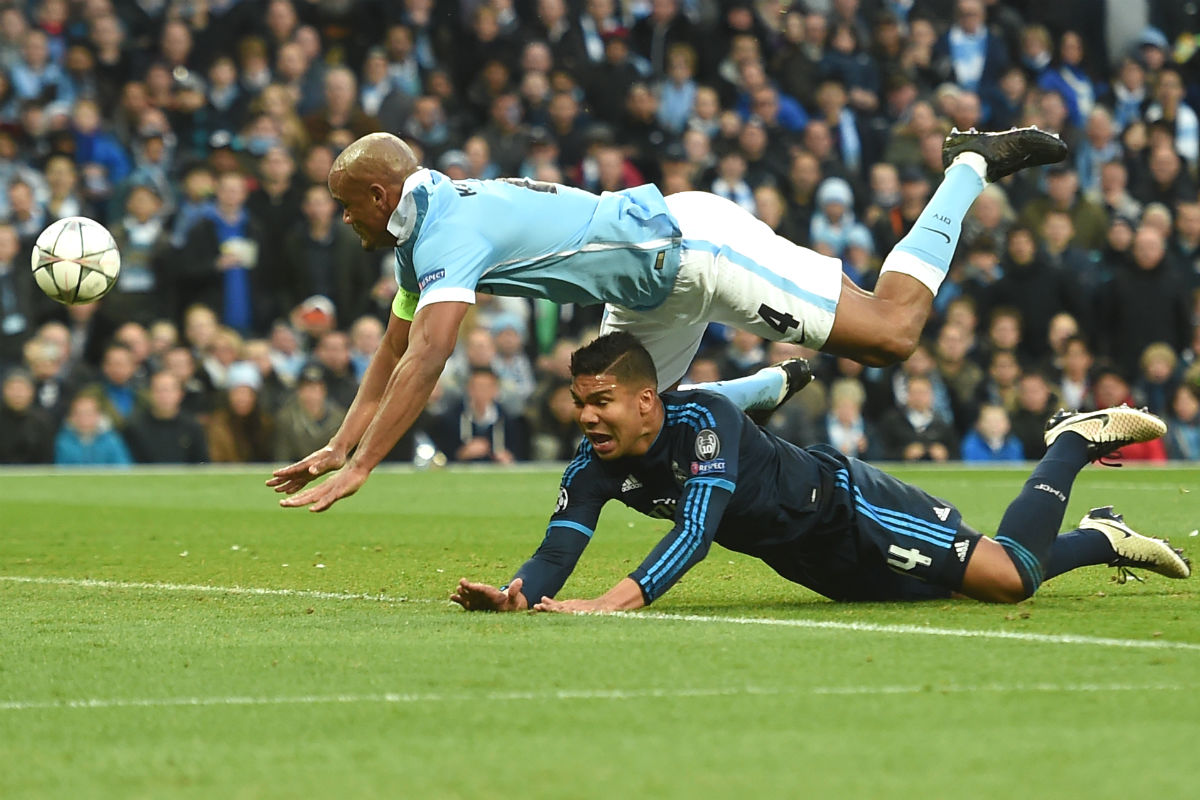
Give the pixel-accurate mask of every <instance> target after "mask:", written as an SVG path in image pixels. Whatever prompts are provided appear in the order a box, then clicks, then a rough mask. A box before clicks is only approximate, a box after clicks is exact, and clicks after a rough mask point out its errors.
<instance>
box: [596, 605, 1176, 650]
mask: <svg viewBox="0 0 1200 800" xmlns="http://www.w3.org/2000/svg"><path fill="white" fill-rule="evenodd" d="M597 616H613V617H621V618H622V619H648V620H667V621H673V622H704V623H714V622H721V623H725V624H727V625H776V626H780V627H784V628H810V629H818V630H836V631H861V632H864V633H890V634H902V635H905V634H913V635H918V636H954V637H958V638H963V639H1012V640H1016V641H1021V642H1041V643H1044V644H1087V645H1096V646H1100V647H1134V648H1149V649H1167V650H1200V644H1197V643H1194V642H1171V641H1164V640H1162V639H1112V638H1107V637H1103V636H1080V635H1077V634H1073V633H1022V632H1020V631H986V630H970V629H967V628H930V627H925V626H923V625H884V624H879V623H874V622H831V621H828V620H816V619H778V618H772V617H713V616H703V615H700V614H657V613H651V612H634V611H617V612H612V613H611V614H605V615H597Z"/></svg>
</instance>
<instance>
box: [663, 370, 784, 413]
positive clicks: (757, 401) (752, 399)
mask: <svg viewBox="0 0 1200 800" xmlns="http://www.w3.org/2000/svg"><path fill="white" fill-rule="evenodd" d="M689 389H704V390H706V391H709V392H716V393H717V394H720V395H724V396H725V397H727V398H729V400H730V401H732V402H733V404H734V405H735V406H737V407H738V408H740V409H742V410H743V411H758V410H768V409H772V408H774V407H775V406H776V405H778V403H779V395H781V394H783V371H782V370H779V369H770V368H763V369H760V370H759V371H758V372H756V373H754V374H753V375H747V376H746V377H744V378H735V379H733V380H731V381H715V382H711V383H693V384H689V385H687V386H680V387H679V391H681V392H682V391H687V390H689Z"/></svg>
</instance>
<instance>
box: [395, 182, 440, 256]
mask: <svg viewBox="0 0 1200 800" xmlns="http://www.w3.org/2000/svg"><path fill="white" fill-rule="evenodd" d="M432 180H433V173H431V172H430V171H429V170H428V169H424V168H422V169H419V170H417V171H416V172H414V173H413V174H412V175H409V176H408V178H406V179H405V181H404V188H403V189H401V190H400V202H399V203H397V204H396V210H395V211H393V212H392V216H391V217H389V218H388V223H387V231H388V233H390V234H391V235H392V236H395V237H396V245H397V246H399V245H402V244H404V243H405V242H407V241H408V238H409V237H410V236H412V234H413V228H415V227H416V225H417V203H416V201H415V200H414V199H413V196H412V193H413V190H414V189H416V188H417V187H418V186H420V185H421V184H423V183H428V182H430V181H432Z"/></svg>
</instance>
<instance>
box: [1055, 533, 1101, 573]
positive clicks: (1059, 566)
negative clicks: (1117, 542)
mask: <svg viewBox="0 0 1200 800" xmlns="http://www.w3.org/2000/svg"><path fill="white" fill-rule="evenodd" d="M1116 557H1117V552H1116V551H1115V550H1113V546H1112V542H1110V541H1109V540H1108V537H1107V536H1105V535H1104V534H1103V533H1101V532H1100V531H1093V530H1079V529H1076V530H1073V531H1070V532H1069V533H1064V534H1062V535H1060V536H1059V537H1058V538H1057V539H1055V540H1054V546H1053V547H1052V548H1051V549H1050V561H1049V562H1048V563H1047V564H1046V578H1045V579H1046V580H1050V579H1051V578H1053V577H1055V576H1057V575H1062V574H1063V573H1064V572H1070V571H1071V570H1073V569H1078V568H1079V567H1090V566H1092V565H1094V564H1108V563H1109V562H1111V561H1112V560H1113V559H1114V558H1116Z"/></svg>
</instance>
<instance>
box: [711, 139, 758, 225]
mask: <svg viewBox="0 0 1200 800" xmlns="http://www.w3.org/2000/svg"><path fill="white" fill-rule="evenodd" d="M708 191H710V192H712V193H713V194H715V195H717V196H718V197H724V198H725V199H726V200H731V201H733V202H734V203H737V204H738V205H739V206H741V207H742V208H744V209H746V210H747V211H749V212H750V213H752V214H753V213H754V212H755V207H754V189H753V188H752V187H751V186H750V184H749V183H748V182H747V181H746V156H745V155H744V154H742V153H741V152H740V151H738V150H729V151H727V152H725V153H723V154H722V155H721V156H720V158H718V160H717V170H716V175H715V176H714V177H713V181H712V183H711V184H710V185H709V186H708Z"/></svg>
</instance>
